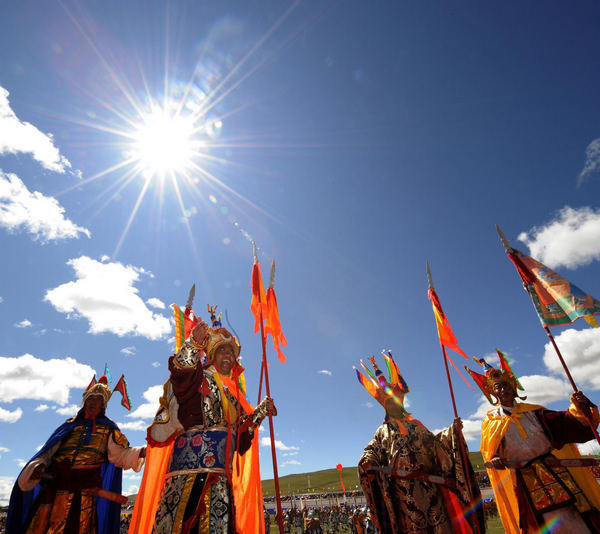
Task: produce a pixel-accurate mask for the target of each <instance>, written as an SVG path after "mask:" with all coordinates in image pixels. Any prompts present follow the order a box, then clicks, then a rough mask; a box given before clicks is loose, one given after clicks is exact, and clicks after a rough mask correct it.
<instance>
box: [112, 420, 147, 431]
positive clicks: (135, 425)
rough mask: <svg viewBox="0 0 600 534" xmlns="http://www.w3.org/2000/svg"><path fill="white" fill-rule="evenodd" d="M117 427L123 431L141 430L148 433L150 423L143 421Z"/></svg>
mask: <svg viewBox="0 0 600 534" xmlns="http://www.w3.org/2000/svg"><path fill="white" fill-rule="evenodd" d="M117 425H118V427H119V428H120V429H121V430H140V431H142V432H146V429H147V428H148V423H147V422H146V421H141V420H138V421H131V422H130V423H117Z"/></svg>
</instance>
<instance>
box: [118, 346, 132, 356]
mask: <svg viewBox="0 0 600 534" xmlns="http://www.w3.org/2000/svg"><path fill="white" fill-rule="evenodd" d="M121 354H125V356H133V355H134V354H135V347H134V346H133V345H132V346H130V347H123V348H122V349H121Z"/></svg>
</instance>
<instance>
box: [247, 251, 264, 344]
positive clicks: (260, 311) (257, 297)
mask: <svg viewBox="0 0 600 534" xmlns="http://www.w3.org/2000/svg"><path fill="white" fill-rule="evenodd" d="M251 287H252V301H251V302H250V310H252V315H254V333H255V334H256V333H257V332H258V331H259V330H260V321H261V318H262V320H263V321H264V320H265V319H266V318H267V296H266V294H265V286H264V285H263V281H262V276H261V274H260V263H258V262H255V263H254V265H253V266H252V280H251Z"/></svg>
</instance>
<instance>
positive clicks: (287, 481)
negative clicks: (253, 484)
mask: <svg viewBox="0 0 600 534" xmlns="http://www.w3.org/2000/svg"><path fill="white" fill-rule="evenodd" d="M342 478H343V479H344V486H346V490H347V491H351V490H353V489H356V486H357V485H358V472H357V470H356V467H344V468H343V469H342ZM309 483H310V486H309ZM262 488H263V494H264V495H275V482H274V481H273V479H272V478H271V479H268V480H263V481H262ZM328 488H329V489H328ZM279 490H280V492H281V494H282V495H292V494H297V493H323V491H342V486H341V485H340V473H339V471H338V470H337V469H324V470H323V471H313V472H312V473H300V474H297V475H286V476H284V477H279Z"/></svg>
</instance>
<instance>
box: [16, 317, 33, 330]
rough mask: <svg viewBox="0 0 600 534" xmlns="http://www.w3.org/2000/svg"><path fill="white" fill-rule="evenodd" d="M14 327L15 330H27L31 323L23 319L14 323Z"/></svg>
mask: <svg viewBox="0 0 600 534" xmlns="http://www.w3.org/2000/svg"><path fill="white" fill-rule="evenodd" d="M14 326H15V327H17V328H27V327H28V326H31V321H29V320H28V319H23V320H22V321H21V322H19V323H15V324H14Z"/></svg>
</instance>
